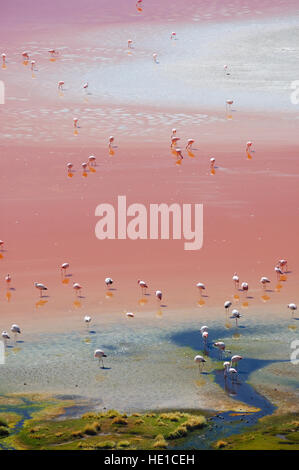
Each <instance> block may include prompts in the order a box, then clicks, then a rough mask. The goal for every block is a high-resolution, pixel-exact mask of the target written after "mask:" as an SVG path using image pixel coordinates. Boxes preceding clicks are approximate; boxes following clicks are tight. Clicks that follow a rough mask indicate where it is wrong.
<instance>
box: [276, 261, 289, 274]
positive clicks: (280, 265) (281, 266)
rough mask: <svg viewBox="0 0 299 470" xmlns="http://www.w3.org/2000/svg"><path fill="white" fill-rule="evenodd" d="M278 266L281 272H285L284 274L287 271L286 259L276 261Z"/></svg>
mask: <svg viewBox="0 0 299 470" xmlns="http://www.w3.org/2000/svg"><path fill="white" fill-rule="evenodd" d="M278 266H279V267H280V268H281V269H282V270H283V269H284V270H285V272H286V271H287V270H288V262H287V260H286V259H280V260H279V261H278Z"/></svg>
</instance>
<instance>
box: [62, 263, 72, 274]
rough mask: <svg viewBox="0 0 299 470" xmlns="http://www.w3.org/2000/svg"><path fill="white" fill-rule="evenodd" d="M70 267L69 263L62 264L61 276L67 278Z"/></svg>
mask: <svg viewBox="0 0 299 470" xmlns="http://www.w3.org/2000/svg"><path fill="white" fill-rule="evenodd" d="M69 267H70V265H69V263H62V265H61V266H60V271H61V274H62V275H64V276H65V274H66V270H67V269H68V268H69Z"/></svg>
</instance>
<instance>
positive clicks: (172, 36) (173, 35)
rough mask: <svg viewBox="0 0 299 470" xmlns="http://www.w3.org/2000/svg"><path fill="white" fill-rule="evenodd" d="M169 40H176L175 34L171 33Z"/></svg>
mask: <svg viewBox="0 0 299 470" xmlns="http://www.w3.org/2000/svg"><path fill="white" fill-rule="evenodd" d="M170 39H176V33H175V32H174V31H173V32H172V33H171V35H170Z"/></svg>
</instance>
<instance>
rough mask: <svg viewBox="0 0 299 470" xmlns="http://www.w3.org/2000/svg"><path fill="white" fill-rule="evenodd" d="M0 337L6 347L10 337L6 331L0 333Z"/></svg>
mask: <svg viewBox="0 0 299 470" xmlns="http://www.w3.org/2000/svg"><path fill="white" fill-rule="evenodd" d="M1 336H2V338H3V341H4V345H5V346H6V345H7V341H9V340H10V336H9V334H8V333H7V331H2V334H1Z"/></svg>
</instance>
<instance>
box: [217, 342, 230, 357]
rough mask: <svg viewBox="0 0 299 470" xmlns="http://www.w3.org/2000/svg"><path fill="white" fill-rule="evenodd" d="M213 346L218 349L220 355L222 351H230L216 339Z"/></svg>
mask: <svg viewBox="0 0 299 470" xmlns="http://www.w3.org/2000/svg"><path fill="white" fill-rule="evenodd" d="M213 346H215V348H217V349H218V351H219V356H220V357H222V355H223V353H224V352H230V351H227V350H226V346H225V343H224V342H223V341H217V342H216V343H214V344H213Z"/></svg>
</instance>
